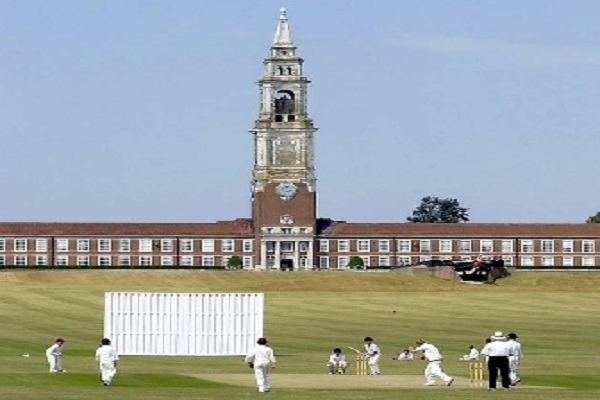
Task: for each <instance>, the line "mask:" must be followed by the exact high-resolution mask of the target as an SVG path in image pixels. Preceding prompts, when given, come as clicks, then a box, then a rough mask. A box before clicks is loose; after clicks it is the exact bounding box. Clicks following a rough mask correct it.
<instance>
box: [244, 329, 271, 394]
mask: <svg viewBox="0 0 600 400" xmlns="http://www.w3.org/2000/svg"><path fill="white" fill-rule="evenodd" d="M244 361H245V362H246V363H247V364H248V366H249V367H250V368H254V377H255V378H256V386H258V391H259V392H263V393H264V392H270V391H271V381H270V379H269V374H270V370H271V369H272V368H275V366H276V365H277V361H276V359H275V352H274V351H273V349H272V348H270V347H268V346H267V339H266V338H260V339H258V340H257V341H256V347H254V349H252V350H251V351H250V353H248V355H247V356H246V358H245V359H244Z"/></svg>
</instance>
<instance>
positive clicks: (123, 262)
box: [119, 256, 131, 267]
mask: <svg viewBox="0 0 600 400" xmlns="http://www.w3.org/2000/svg"><path fill="white" fill-rule="evenodd" d="M119 265H120V266H121V267H129V266H130V265H131V257H129V256H119Z"/></svg>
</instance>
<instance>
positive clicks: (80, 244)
mask: <svg viewBox="0 0 600 400" xmlns="http://www.w3.org/2000/svg"><path fill="white" fill-rule="evenodd" d="M77 251H81V252H87V251H90V240H89V239H77ZM79 265H80V264H79ZM85 265H89V264H85Z"/></svg>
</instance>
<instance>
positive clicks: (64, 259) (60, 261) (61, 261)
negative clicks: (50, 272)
mask: <svg viewBox="0 0 600 400" xmlns="http://www.w3.org/2000/svg"><path fill="white" fill-rule="evenodd" d="M54 265H58V266H61V267H64V266H66V265H69V256H56V262H55V263H54Z"/></svg>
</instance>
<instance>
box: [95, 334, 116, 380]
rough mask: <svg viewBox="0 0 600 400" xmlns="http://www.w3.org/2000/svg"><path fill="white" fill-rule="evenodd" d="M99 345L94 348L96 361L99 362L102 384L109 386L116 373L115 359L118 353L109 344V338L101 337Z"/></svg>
mask: <svg viewBox="0 0 600 400" xmlns="http://www.w3.org/2000/svg"><path fill="white" fill-rule="evenodd" d="M101 344H102V345H101V346H100V347H99V348H98V349H97V350H96V361H98V362H99V363H100V374H101V378H100V379H101V380H102V384H103V385H104V386H109V385H110V384H111V383H112V380H113V379H114V377H115V375H116V374H117V361H118V360H119V355H118V354H117V352H116V350H115V349H114V347H112V346H111V345H110V339H106V338H104V339H102V342H101Z"/></svg>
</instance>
